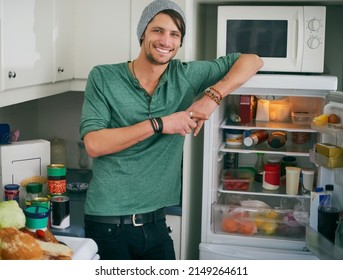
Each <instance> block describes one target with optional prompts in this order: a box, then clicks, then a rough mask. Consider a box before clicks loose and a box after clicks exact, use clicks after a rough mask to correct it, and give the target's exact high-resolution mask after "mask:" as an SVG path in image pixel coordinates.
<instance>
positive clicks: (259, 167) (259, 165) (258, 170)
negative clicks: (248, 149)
mask: <svg viewBox="0 0 343 280" xmlns="http://www.w3.org/2000/svg"><path fill="white" fill-rule="evenodd" d="M263 168H264V153H257V161H256V163H255V178H254V179H255V181H256V182H259V183H262V180H263Z"/></svg>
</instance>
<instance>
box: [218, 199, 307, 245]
mask: <svg viewBox="0 0 343 280" xmlns="http://www.w3.org/2000/svg"><path fill="white" fill-rule="evenodd" d="M240 197H241V200H240V201H238V202H237V201H236V202H234V201H235V199H237V196H236V198H235V197H234V196H231V197H229V198H227V202H228V203H226V204H218V203H214V204H213V205H212V223H213V232H214V233H216V234H224V235H238V236H254V237H263V238H273V239H288V240H301V241H303V240H305V235H306V224H308V222H309V213H310V211H309V207H308V204H309V202H308V201H305V200H309V198H305V197H299V198H287V199H286V198H282V197H278V198H276V201H278V203H279V205H278V206H277V207H272V206H270V205H268V204H267V203H265V202H263V201H261V200H255V199H251V198H250V199H246V198H248V197H249V195H244V194H241V195H240ZM230 200H231V201H230Z"/></svg>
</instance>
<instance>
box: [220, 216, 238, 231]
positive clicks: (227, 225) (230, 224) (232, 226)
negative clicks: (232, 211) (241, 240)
mask: <svg viewBox="0 0 343 280" xmlns="http://www.w3.org/2000/svg"><path fill="white" fill-rule="evenodd" d="M222 229H223V230H224V231H226V232H230V233H233V232H237V230H238V223H237V222H236V221H235V220H234V219H232V218H229V217H226V218H224V219H223V221H222Z"/></svg>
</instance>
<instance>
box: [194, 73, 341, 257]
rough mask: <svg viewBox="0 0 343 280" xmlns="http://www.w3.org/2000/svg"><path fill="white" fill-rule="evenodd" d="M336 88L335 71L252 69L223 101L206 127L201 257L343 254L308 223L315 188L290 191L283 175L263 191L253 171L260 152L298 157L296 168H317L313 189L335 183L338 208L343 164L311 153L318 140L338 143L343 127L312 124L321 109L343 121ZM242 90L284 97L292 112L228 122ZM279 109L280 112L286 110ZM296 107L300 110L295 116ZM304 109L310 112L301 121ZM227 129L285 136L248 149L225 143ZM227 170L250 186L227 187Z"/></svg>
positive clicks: (273, 98)
mask: <svg viewBox="0 0 343 280" xmlns="http://www.w3.org/2000/svg"><path fill="white" fill-rule="evenodd" d="M336 89H337V78H336V77H333V76H323V75H313V76H311V75H278V74H275V75H273V74H257V75H255V76H254V77H253V78H252V79H250V80H249V81H248V82H246V83H245V84H244V85H243V86H242V87H240V88H239V89H237V90H236V91H235V92H233V93H232V94H231V95H230V96H228V97H227V98H225V99H224V100H223V101H222V103H221V105H220V106H219V107H218V108H217V110H216V111H215V112H214V113H213V114H212V116H211V118H210V119H209V120H208V121H207V122H206V123H205V127H204V158H203V162H204V164H203V191H202V226H201V243H200V245H199V258H200V259H227V260H228V259H235V260H237V259H262V260H265V259H274V260H275V259H308V260H313V259H320V258H321V257H323V258H326V259H330V258H340V257H341V256H343V255H340V254H338V256H337V255H336V256H333V255H330V252H329V253H328V252H325V251H326V250H330V248H321V247H323V246H322V245H321V244H324V241H326V240H324V241H323V240H322V239H320V240H319V238H321V236H320V234H318V232H317V230H316V229H314V228H311V227H310V226H309V219H310V217H311V214H312V215H314V214H315V213H314V214H313V213H311V203H312V192H308V193H304V192H303V191H302V188H301V184H299V185H300V188H299V192H298V194H297V195H287V194H286V193H285V178H284V177H283V178H282V177H281V181H280V187H279V188H278V189H277V190H272V191H270V190H265V189H264V188H262V183H259V182H256V181H255V180H254V177H253V176H252V174H253V172H254V166H255V163H256V161H257V153H263V154H264V161H265V162H267V161H269V160H275V159H279V160H280V159H281V158H282V157H284V156H292V157H295V158H296V160H297V166H298V167H300V168H302V169H314V170H315V174H316V177H315V181H314V186H313V187H314V188H315V187H316V186H323V185H325V184H334V185H335V195H336V196H337V197H338V198H339V201H340V204H341V209H343V175H342V171H343V169H342V168H341V167H342V166H343V165H342V166H340V167H339V168H331V167H328V166H327V164H326V161H325V158H324V159H319V158H318V155H317V154H316V152H315V151H313V147H314V145H315V143H320V142H323V141H324V142H329V143H332V144H335V145H338V146H340V147H343V137H342V136H343V129H342V126H339V125H337V126H335V127H327V126H325V125H323V126H316V125H314V124H313V121H312V119H313V117H314V116H317V115H320V114H323V113H336V114H337V115H339V116H340V118H341V120H343V110H342V109H343V93H342V92H337V91H336ZM247 95H249V96H250V97H254V98H255V99H254V100H255V102H256V103H257V104H259V103H258V100H269V102H270V103H269V106H270V105H271V104H272V103H273V102H275V103H278V102H287V104H291V112H288V113H287V114H288V118H286V119H282V120H280V119H277V118H276V120H275V118H274V119H273V120H269V121H256V120H255V119H252V120H251V121H250V122H248V123H244V124H241V123H239V124H232V123H231V122H229V121H228V118H229V117H230V113H231V112H232V108H233V106H232V105H233V104H234V105H236V108H238V109H237V110H238V111H239V106H240V102H241V101H240V100H241V97H242V96H247ZM256 103H255V104H256ZM277 112H278V113H280V114H281V113H284V109H281V110H278V111H277ZM294 112H297V113H299V112H300V118H299V119H297V118H298V117H299V115H296V114H293V113H294ZM304 112H305V113H306V114H308V116H309V118H305V121H304V119H302V116H303V115H302V114H303V113H304ZM306 116H307V115H306ZM232 129H235V130H236V129H239V130H243V131H244V134H245V133H246V132H249V133H250V132H251V131H256V130H267V131H268V132H272V131H283V132H285V133H286V135H287V142H286V144H285V145H284V146H283V147H281V148H271V147H270V146H269V145H268V143H267V142H263V143H261V144H258V145H256V146H253V147H246V146H245V145H244V144H242V145H234V146H232V145H227V143H226V139H225V131H227V130H232ZM299 134H300V135H306V136H307V141H304V142H300V143H299V142H296V141H295V142H294V138H293V137H294V135H299ZM228 166H229V167H228ZM227 168H229V169H227ZM228 170H231V171H234V172H238V174H240V175H238V177H237V178H238V182H239V183H241V182H240V179H241V178H243V181H244V182H243V183H246V182H248V183H247V185H244V184H243V187H242V185H241V186H240V187H236V186H235V187H232V185H231V188H230V187H228V185H227V181H226V177H225V176H223V174H226V173H225V172H227V171H228ZM244 172H245V173H244ZM242 174H244V175H242ZM247 178H248V180H247V181H246V179H247ZM235 182H236V181H235V179H234V183H235ZM324 239H325V238H324ZM309 240H310V242H309ZM328 243H330V242H328ZM330 245H331V246H332V247H334V245H333V244H330ZM324 247H325V246H324Z"/></svg>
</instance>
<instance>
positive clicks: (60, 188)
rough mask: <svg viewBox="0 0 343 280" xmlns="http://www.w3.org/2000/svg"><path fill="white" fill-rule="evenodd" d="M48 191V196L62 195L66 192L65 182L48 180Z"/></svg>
mask: <svg viewBox="0 0 343 280" xmlns="http://www.w3.org/2000/svg"><path fill="white" fill-rule="evenodd" d="M48 191H49V193H50V194H63V193H65V192H66V191H67V181H66V180H48Z"/></svg>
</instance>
